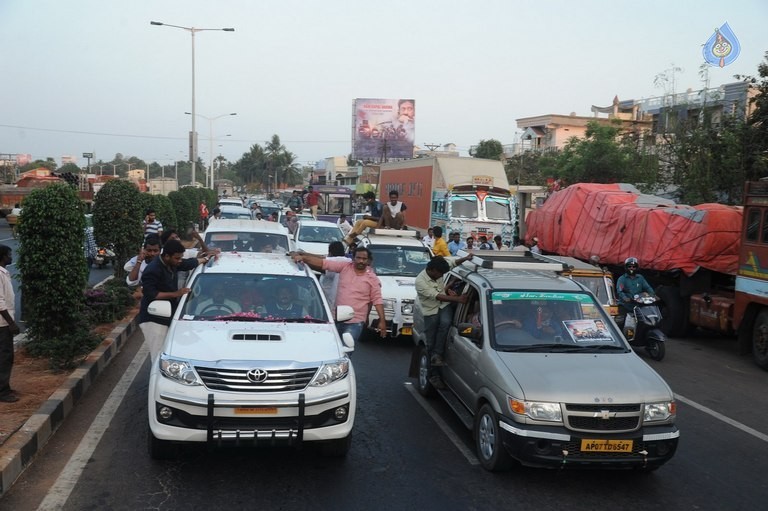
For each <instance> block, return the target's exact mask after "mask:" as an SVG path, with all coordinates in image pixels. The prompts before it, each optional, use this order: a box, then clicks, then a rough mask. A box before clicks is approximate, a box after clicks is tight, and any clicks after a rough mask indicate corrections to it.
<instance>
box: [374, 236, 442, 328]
mask: <svg viewBox="0 0 768 511" xmlns="http://www.w3.org/2000/svg"><path fill="white" fill-rule="evenodd" d="M360 246H363V247H367V248H368V250H370V251H371V253H372V254H373V265H372V266H373V269H374V270H375V271H376V275H378V277H379V280H380V281H381V295H382V298H383V299H384V314H385V315H386V319H387V334H388V335H389V336H391V337H396V336H398V335H411V333H412V327H413V308H414V304H415V302H416V275H418V274H419V273H420V272H421V271H422V270H423V269H424V268H426V266H427V263H428V262H429V260H430V259H431V258H432V251H431V250H430V249H429V247H428V246H426V245H425V244H424V243H423V242H422V241H421V237H420V236H419V233H418V232H417V231H410V230H408V231H398V230H392V229H371V230H370V231H369V233H368V234H367V235H365V236H364V237H363V238H362V240H361V241H360ZM378 322H379V315H378V313H377V312H376V309H374V308H372V309H371V313H370V315H369V316H368V327H369V328H370V329H375V328H376V327H377V326H378Z"/></svg>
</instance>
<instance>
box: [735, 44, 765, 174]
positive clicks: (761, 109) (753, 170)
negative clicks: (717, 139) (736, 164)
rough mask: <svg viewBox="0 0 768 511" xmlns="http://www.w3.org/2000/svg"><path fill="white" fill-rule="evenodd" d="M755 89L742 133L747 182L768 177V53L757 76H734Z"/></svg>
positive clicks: (760, 65) (759, 67)
mask: <svg viewBox="0 0 768 511" xmlns="http://www.w3.org/2000/svg"><path fill="white" fill-rule="evenodd" d="M736 78H739V79H743V80H744V81H745V82H746V83H748V84H750V85H751V86H752V87H755V88H756V89H757V95H756V96H755V97H754V98H752V100H751V103H752V105H753V106H754V110H753V112H752V114H751V115H750V116H749V119H748V120H747V127H746V130H745V131H744V133H743V135H744V136H743V144H744V155H745V159H744V170H745V179H746V180H749V181H753V180H757V179H760V178H761V177H764V176H766V175H768V51H767V52H765V54H764V57H763V62H761V63H760V64H759V65H758V67H757V76H756V77H753V76H736Z"/></svg>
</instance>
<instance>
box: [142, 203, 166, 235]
mask: <svg viewBox="0 0 768 511" xmlns="http://www.w3.org/2000/svg"><path fill="white" fill-rule="evenodd" d="M150 234H156V235H157V236H158V237H159V236H160V235H161V234H163V224H162V223H160V220H158V219H157V213H155V210H154V209H152V208H149V209H148V210H147V215H146V218H145V219H144V237H145V238H146V237H147V236H149V235H150Z"/></svg>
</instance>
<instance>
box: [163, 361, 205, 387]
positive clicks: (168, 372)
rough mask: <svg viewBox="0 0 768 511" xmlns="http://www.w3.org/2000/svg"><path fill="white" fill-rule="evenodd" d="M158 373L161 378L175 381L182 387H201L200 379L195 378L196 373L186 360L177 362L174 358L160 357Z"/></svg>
mask: <svg viewBox="0 0 768 511" xmlns="http://www.w3.org/2000/svg"><path fill="white" fill-rule="evenodd" d="M159 364H160V372H162V373H163V376H165V377H166V378H170V379H171V380H174V381H177V382H179V383H182V384H184V385H202V382H201V381H200V378H198V377H197V373H195V370H194V369H193V368H192V365H190V363H189V362H187V361H186V360H178V359H175V358H166V357H165V356H161V357H160V362H159Z"/></svg>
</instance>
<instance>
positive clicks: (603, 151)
mask: <svg viewBox="0 0 768 511" xmlns="http://www.w3.org/2000/svg"><path fill="white" fill-rule="evenodd" d="M656 168H657V166H656V160H655V158H654V157H653V156H652V155H651V154H650V153H643V152H641V151H640V150H639V149H638V145H637V144H636V142H635V140H634V139H633V138H632V137H628V136H623V135H622V131H621V127H620V123H616V124H612V125H607V126H606V125H603V124H600V123H598V122H596V121H591V122H589V123H588V124H587V130H586V132H585V137H584V138H583V139H578V138H576V137H573V138H571V139H570V140H569V141H568V142H567V143H566V145H565V147H564V148H563V150H562V151H561V152H560V154H559V155H558V156H557V159H556V161H555V162H554V166H553V168H552V171H553V172H554V173H555V175H554V176H551V177H553V178H558V179H562V180H564V181H565V182H566V183H579V182H587V183H616V182H630V183H641V184H644V185H645V186H646V187H648V186H654V185H655V184H656V181H657V172H656Z"/></svg>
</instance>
